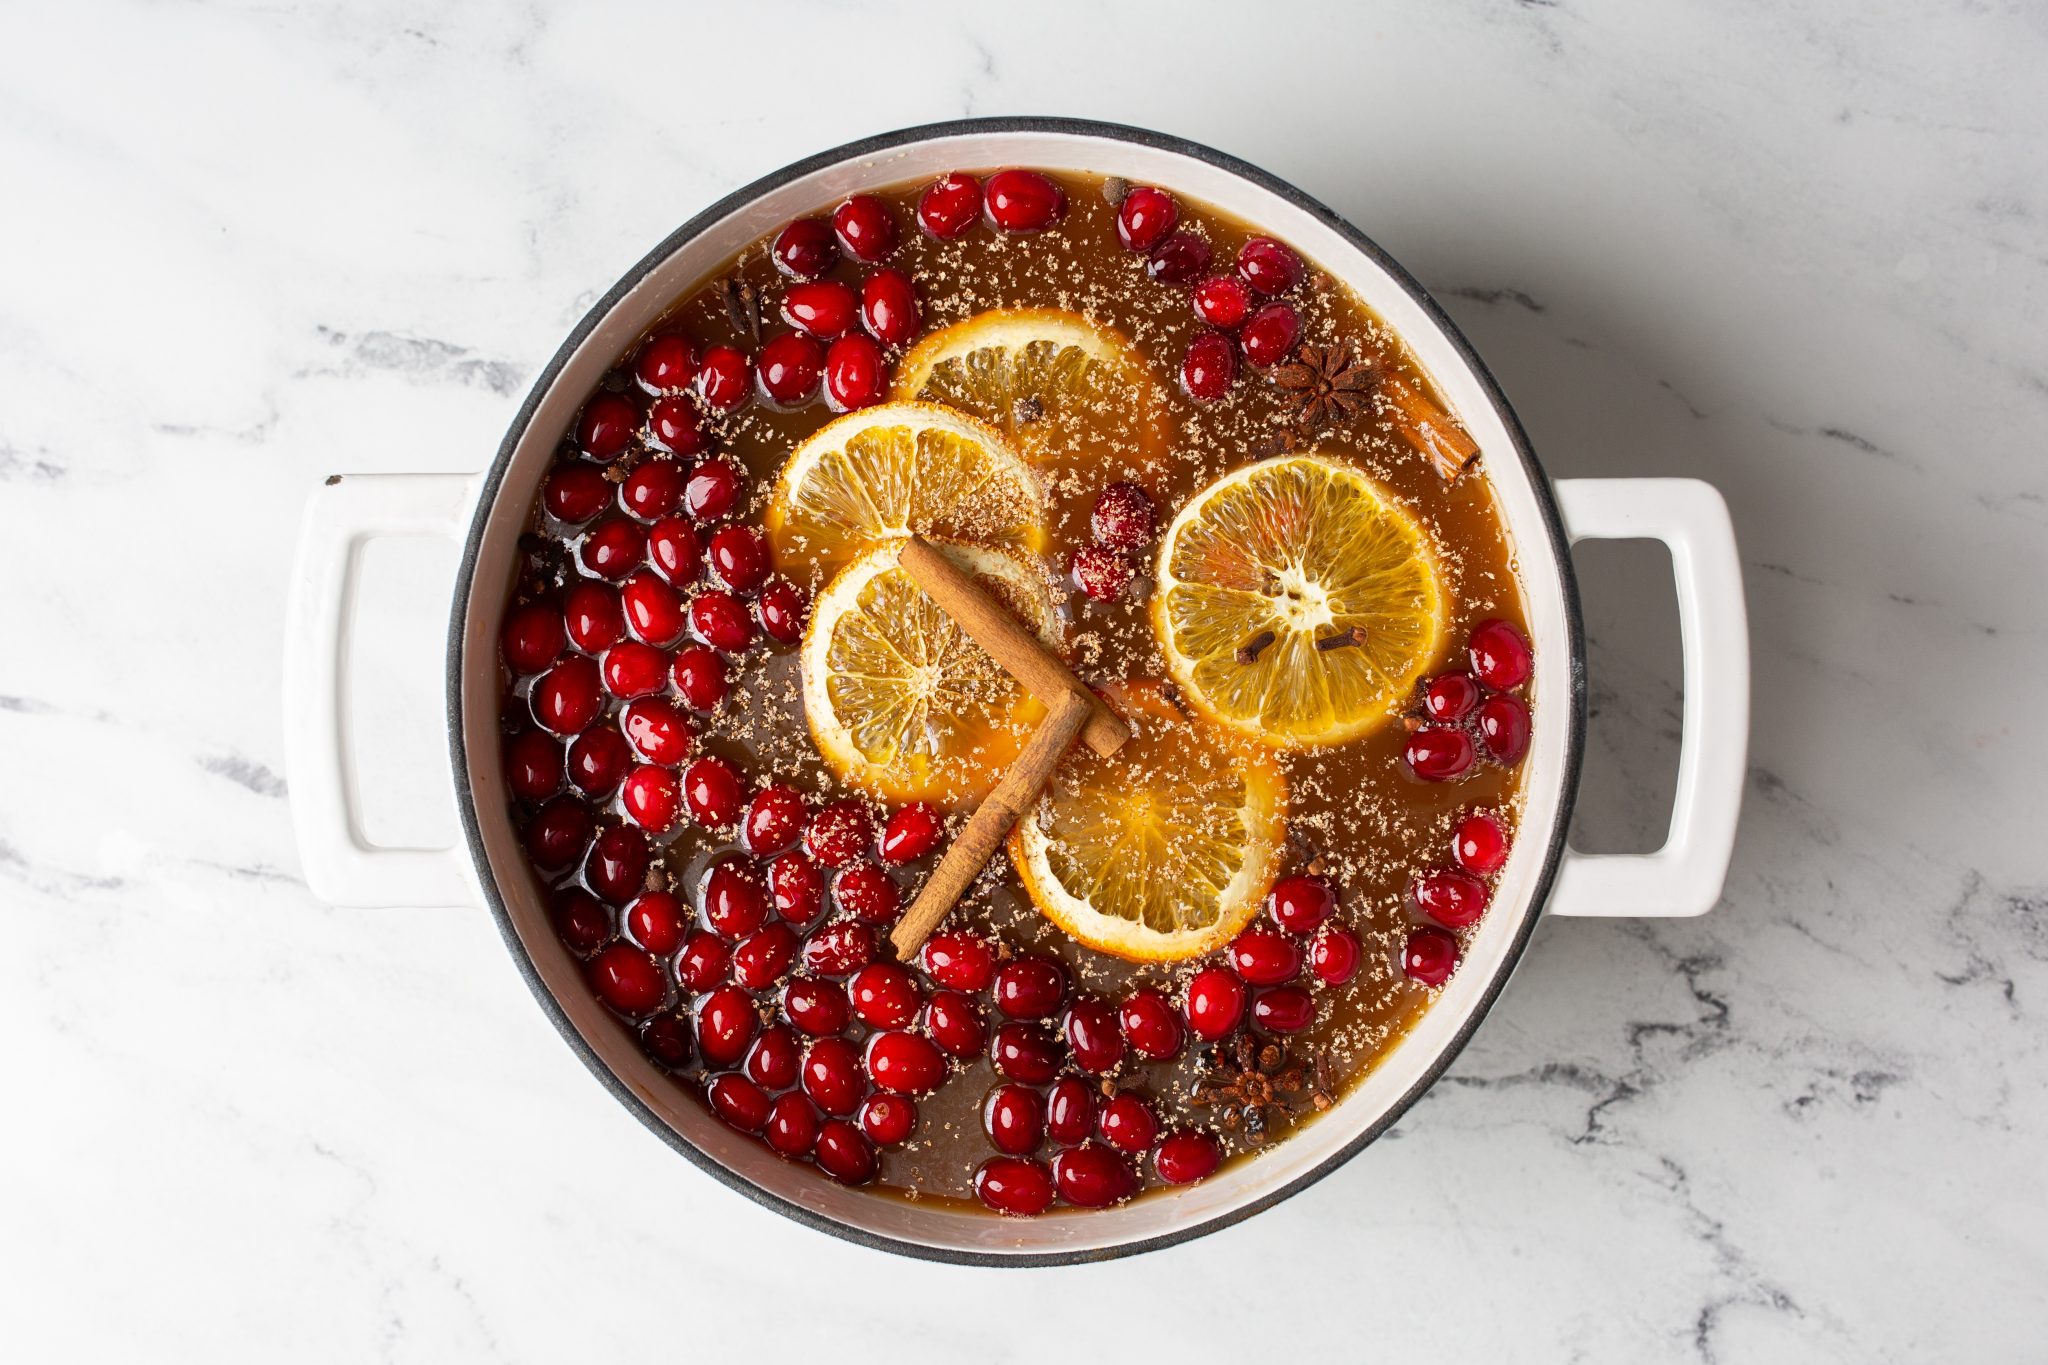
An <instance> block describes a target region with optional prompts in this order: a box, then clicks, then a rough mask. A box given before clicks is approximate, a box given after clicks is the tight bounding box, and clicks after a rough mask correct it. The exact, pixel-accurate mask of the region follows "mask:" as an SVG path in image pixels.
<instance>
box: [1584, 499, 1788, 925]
mask: <svg viewBox="0 0 2048 1365" xmlns="http://www.w3.org/2000/svg"><path fill="white" fill-rule="evenodd" d="M1557 499H1558V504H1559V506H1560V507H1561V508H1562V509H1563V511H1564V522H1565V527H1566V531H1567V534H1568V535H1569V536H1570V537H1571V539H1572V541H1573V542H1574V543H1576V542H1578V541H1581V540H1634V539H1649V540H1661V541H1663V542H1664V544H1665V545H1666V547H1668V548H1669V549H1670V551H1671V568H1672V577H1673V578H1674V580H1675V581H1676V584H1677V588H1678V625H1679V635H1680V638H1681V640H1682V642H1683V648H1684V653H1685V728H1684V733H1683V738H1682V739H1681V741H1680V744H1679V749H1678V793H1677V797H1676V799H1675V800H1674V801H1673V802H1672V807H1671V829H1670V832H1669V833H1668V834H1667V835H1666V836H1665V839H1664V847H1662V848H1660V849H1658V850H1657V851H1656V852H1655V853H1645V854H1634V855H1626V856H1622V855H1607V854H1601V855H1595V854H1590V853H1580V852H1579V851H1578V850H1576V849H1572V848H1567V849H1566V850H1565V857H1564V865H1563V867H1562V868H1560V869H1559V872H1558V877H1557V887H1556V889H1555V891H1554V892H1553V893H1552V895H1551V899H1550V912H1551V913H1552V914H1556V915H1607V916H1631V917H1649V916H1657V917H1666V916H1679V915H1703V914H1705V913H1706V912H1707V911H1709V910H1711V909H1713V908H1714V904H1715V902H1716V901H1718V900H1720V898H1721V886H1722V883H1723V882H1725V881H1726V880H1727V876H1728V859H1729V855H1730V854H1732V853H1733V852H1734V848H1735V821H1736V816H1737V815H1738V814H1739V813H1740V812H1741V808H1742V784H1743V776H1744V772H1745V765H1746V764H1747V762H1748V749H1749V618H1748V611H1747V608H1746V607H1745V605H1744V603H1743V596H1742V561H1741V560H1740V559H1739V558H1738V557H1737V555H1736V550H1735V527H1734V525H1733V523H1731V522H1730V521H1729V518H1728V504H1727V503H1726V502H1725V501H1723V500H1722V498H1721V495H1720V493H1719V492H1718V491H1716V490H1715V488H1714V487H1713V485H1711V484H1707V483H1702V482H1700V481H1699V480H1698V479H1566V480H1562V481H1560V482H1559V483H1558V484H1557Z"/></svg>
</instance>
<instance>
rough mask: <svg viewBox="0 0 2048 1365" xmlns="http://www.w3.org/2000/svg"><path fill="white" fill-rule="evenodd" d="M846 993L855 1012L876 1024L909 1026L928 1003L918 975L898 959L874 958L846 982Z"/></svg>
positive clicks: (876, 1026) (876, 1025) (869, 1023)
mask: <svg viewBox="0 0 2048 1365" xmlns="http://www.w3.org/2000/svg"><path fill="white" fill-rule="evenodd" d="M846 994H847V998H848V999H850V1000H851V1001H852V1002H853V1012H854V1013H855V1014H856V1015H858V1016H860V1018H861V1021H862V1022H863V1023H866V1024H868V1025H870V1026H872V1027H874V1028H908V1027H909V1026H910V1021H911V1020H913V1019H915V1018H917V1011H918V1007H919V1006H920V1005H922V1004H923V1003H924V1001H923V999H922V998H921V997H920V996H919V995H918V993H917V980H916V978H914V977H912V976H911V974H910V969H909V968H908V967H905V966H903V965H902V964H901V963H898V962H870V963H869V964H868V965H867V966H865V967H863V968H861V969H860V970H859V971H857V972H855V973H854V974H853V979H852V980H851V981H849V982H847V983H846Z"/></svg>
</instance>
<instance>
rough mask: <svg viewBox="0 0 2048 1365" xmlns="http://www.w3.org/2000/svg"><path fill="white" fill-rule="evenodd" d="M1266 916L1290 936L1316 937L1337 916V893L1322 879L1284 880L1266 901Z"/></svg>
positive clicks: (1275, 887) (1309, 877) (1286, 878)
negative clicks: (1328, 921) (1269, 916)
mask: <svg viewBox="0 0 2048 1365" xmlns="http://www.w3.org/2000/svg"><path fill="white" fill-rule="evenodd" d="M1266 913H1268V914H1269V915H1271V916H1272V917H1273V922H1274V923H1275V924H1277V925H1279V926H1280V927H1281V928H1282V929H1285V930H1286V931H1287V932H1288V933H1290V934H1312V933H1314V932H1315V931H1316V927H1317V926H1318V925H1320V924H1321V923H1322V922H1323V921H1324V920H1326V919H1328V918H1329V917H1330V916H1331V915H1334V914H1336V913H1337V893H1336V891H1335V890H1333V889H1332V888H1331V886H1330V884H1329V883H1328V882H1327V881H1325V880H1323V879H1322V878H1321V877H1315V876H1309V875H1306V874H1301V875H1296V876H1293V877H1282V878H1281V879H1280V880H1279V881H1277V882H1275V883H1273V890H1272V892H1271V893H1270V894H1268V895H1267V897H1266Z"/></svg>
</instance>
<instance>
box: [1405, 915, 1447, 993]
mask: <svg viewBox="0 0 2048 1365" xmlns="http://www.w3.org/2000/svg"><path fill="white" fill-rule="evenodd" d="M1457 967H1458V940H1457V939H1455V938H1453V937H1451V935H1449V934H1447V933H1445V932H1444V931H1443V930H1441V929H1435V928H1431V927H1430V926H1428V925H1424V926H1423V927H1422V928H1420V929H1416V930H1414V931H1413V932H1411V933H1410V934H1409V935H1408V942H1407V943H1405V944H1404V945H1402V948H1401V970H1402V971H1403V972H1405V973H1407V975H1408V979H1409V980H1411V981H1419V982H1421V983H1422V984H1423V985H1425V986H1441V985H1443V984H1444V982H1446V981H1448V980H1450V979H1451V973H1452V972H1454V971H1456V970H1457Z"/></svg>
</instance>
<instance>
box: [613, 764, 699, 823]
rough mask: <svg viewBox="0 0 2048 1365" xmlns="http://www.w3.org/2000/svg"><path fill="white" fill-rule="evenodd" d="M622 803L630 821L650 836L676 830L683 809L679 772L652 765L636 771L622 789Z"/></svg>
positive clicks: (628, 774)
mask: <svg viewBox="0 0 2048 1365" xmlns="http://www.w3.org/2000/svg"><path fill="white" fill-rule="evenodd" d="M619 804H620V805H622V806H624V807H625V809H626V818H627V819H629V820H631V821H632V822H633V823H634V824H636V825H638V826H640V827H641V828H642V829H644V830H647V831H648V832H650V833H653V834H662V833H666V832H667V831H668V830H670V829H673V828H674V827H675V823H676V819H677V817H678V816H680V815H681V814H682V807H683V800H682V791H681V789H680V787H679V786H678V785H677V782H676V775H675V771H674V770H673V769H670V768H659V767H654V766H652V765H648V766H643V767H639V768H635V769H633V771H632V772H630V773H627V774H626V782H625V785H624V786H623V787H621V788H620V789H619Z"/></svg>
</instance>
